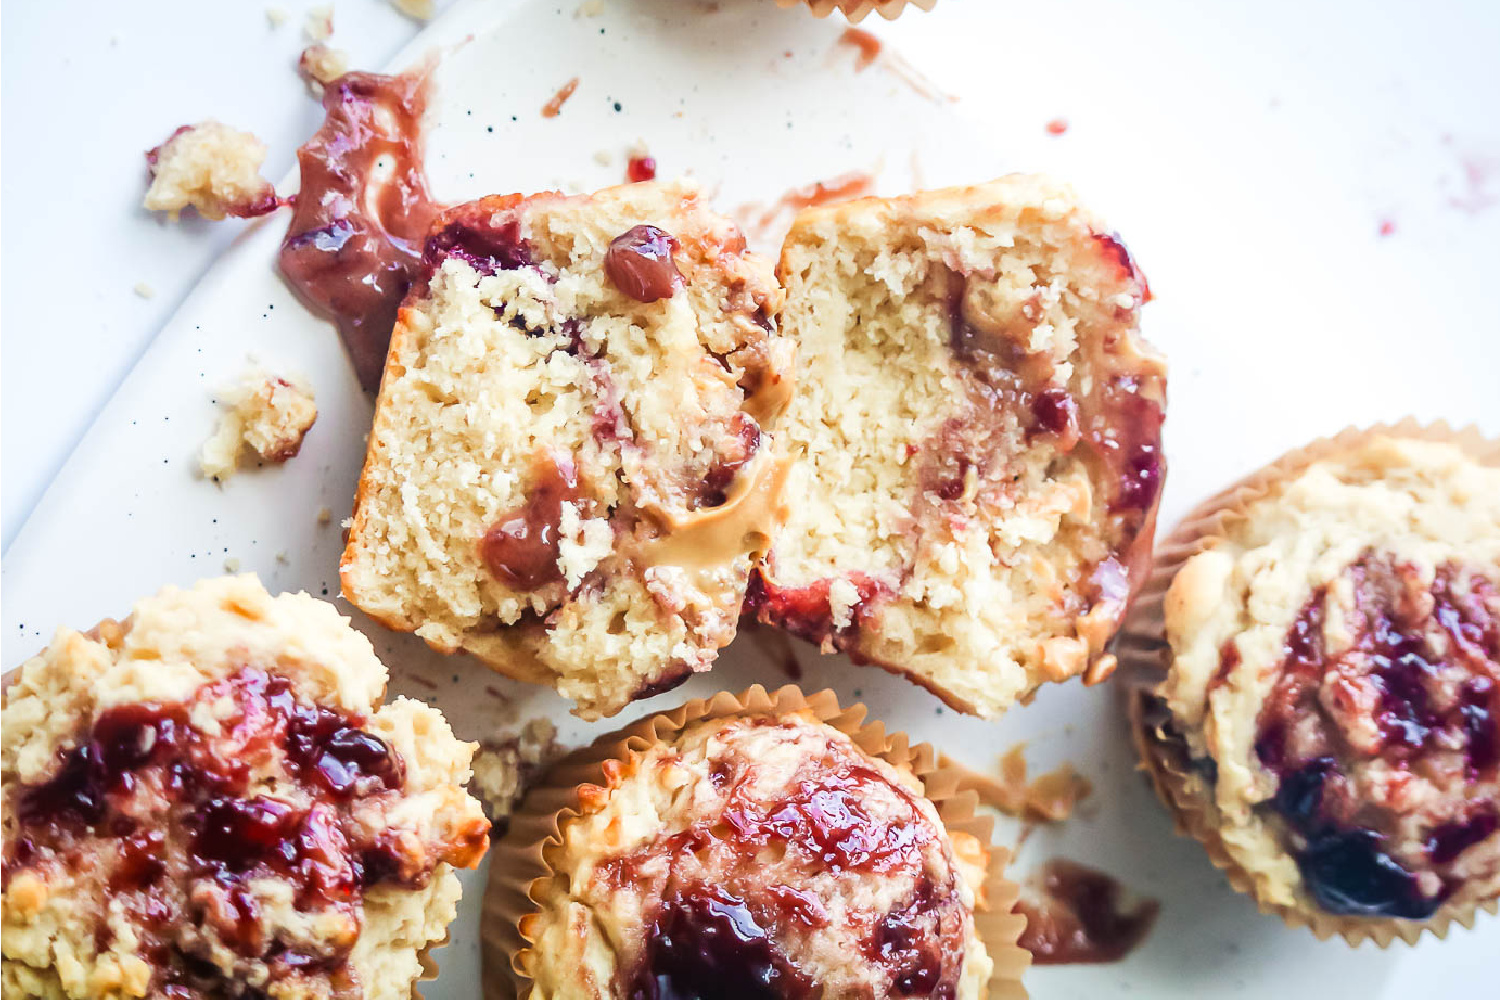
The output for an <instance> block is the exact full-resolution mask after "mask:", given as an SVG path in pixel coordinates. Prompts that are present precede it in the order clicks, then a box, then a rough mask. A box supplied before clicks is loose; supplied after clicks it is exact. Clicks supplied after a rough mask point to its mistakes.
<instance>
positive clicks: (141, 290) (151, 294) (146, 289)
mask: <svg viewBox="0 0 1500 1000" xmlns="http://www.w3.org/2000/svg"><path fill="white" fill-rule="evenodd" d="M134 291H135V294H136V295H138V296H140V297H141V298H143V299H150V298H155V296H156V289H154V288H152V287H151V286H150V285H149V284H147V283H146V282H144V281H137V282H136V283H135V288H134Z"/></svg>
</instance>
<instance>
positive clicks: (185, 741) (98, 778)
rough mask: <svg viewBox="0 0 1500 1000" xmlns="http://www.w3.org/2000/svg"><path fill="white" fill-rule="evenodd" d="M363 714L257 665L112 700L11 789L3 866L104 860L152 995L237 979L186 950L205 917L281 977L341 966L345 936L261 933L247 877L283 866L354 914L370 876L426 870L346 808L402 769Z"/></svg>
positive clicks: (328, 904) (214, 991) (195, 991)
mask: <svg viewBox="0 0 1500 1000" xmlns="http://www.w3.org/2000/svg"><path fill="white" fill-rule="evenodd" d="M199 711H206V712H210V713H211V714H212V715H213V717H214V718H215V720H216V723H217V726H216V729H215V730H214V731H211V732H204V731H200V730H199V729H198V728H197V727H196V726H194V725H193V724H192V721H191V720H192V719H194V718H198V717H199V716H198V714H197V713H198V712H199ZM363 723H364V720H363V718H362V717H360V716H359V715H356V714H352V713H343V712H339V711H335V710H333V709H329V708H325V707H321V706H317V705H312V704H309V703H307V702H304V701H302V700H300V699H299V698H297V696H296V694H295V692H294V691H293V690H292V687H291V685H290V682H288V681H287V680H286V679H284V678H281V677H277V676H273V675H269V674H266V673H264V672H262V671H259V670H255V669H252V668H245V669H242V670H240V671H239V672H238V673H236V674H234V675H232V676H230V677H228V678H225V679H224V680H221V681H217V682H213V683H209V684H205V685H204V686H203V687H202V688H200V689H199V690H198V691H197V692H196V693H195V694H194V695H193V697H192V698H191V699H190V700H189V702H187V703H185V704H164V705H160V704H131V705H122V706H118V707H115V708H111V709H107V710H106V711H104V712H102V713H100V714H99V716H98V717H97V719H96V720H95V722H94V724H93V727H92V728H91V729H90V730H89V731H88V732H87V733H86V734H84V737H83V738H82V739H81V740H80V741H79V742H78V744H77V745H76V746H74V747H73V748H72V749H70V750H68V751H66V752H64V753H63V754H61V758H60V760H59V762H58V765H57V768H56V770H55V772H54V774H53V776H52V777H51V778H50V779H48V780H47V781H46V782H43V783H40V784H36V785H30V786H22V787H21V788H20V789H18V791H17V799H16V802H17V810H16V821H17V830H16V831H15V836H13V837H11V838H8V843H7V850H6V855H7V856H6V859H5V875H6V878H7V879H9V878H10V877H11V875H13V874H14V872H15V871H16V870H18V869H24V868H29V867H37V866H43V865H57V864H61V865H66V866H76V865H79V864H90V863H93V864H99V865H103V866H105V871H103V872H102V875H103V877H104V879H105V881H106V882H107V884H108V885H109V887H110V889H111V891H112V892H114V893H115V894H116V898H119V899H123V900H125V902H126V912H127V913H128V914H130V918H131V920H132V921H133V923H134V925H135V929H136V932H137V934H138V935H139V938H140V949H141V951H142V953H143V954H144V955H146V956H147V957H148V959H149V960H150V961H152V962H153V964H154V965H155V966H156V968H157V972H156V977H155V979H154V980H153V983H152V991H153V995H163V996H173V997H181V998H196V997H200V996H208V995H229V994H226V993H225V992H224V991H225V990H228V989H230V987H231V985H232V980H233V976H231V974H230V973H227V972H225V971H224V970H222V969H220V967H219V966H218V965H216V964H214V963H213V962H209V961H207V960H206V959H205V956H203V955H198V954H195V953H193V952H192V951H184V950H183V947H184V946H185V943H192V947H193V948H194V949H196V948H200V947H203V937H202V935H203V933H204V930H205V929H207V930H211V931H212V932H214V933H215V934H216V935H217V936H218V938H219V939H220V940H222V941H223V943H224V944H225V945H227V946H228V948H229V949H231V950H232V951H233V952H234V953H235V954H237V955H238V956H240V958H241V959H242V960H244V961H247V962H253V963H256V964H257V965H259V964H262V963H263V964H264V965H265V967H266V968H267V969H268V970H269V975H270V977H271V979H272V981H273V982H274V980H276V979H278V978H282V977H285V976H287V975H291V974H293V972H294V971H297V970H302V971H307V970H309V969H323V970H324V971H328V970H334V969H337V968H341V967H342V965H343V963H344V962H345V961H346V959H347V953H346V952H340V951H337V950H336V949H335V950H334V951H333V952H330V953H325V954H318V955H309V954H305V953H303V952H301V951H299V950H298V949H297V948H295V947H292V946H290V945H288V944H287V943H285V942H281V941H278V940H273V939H268V937H267V931H266V928H265V927H264V925H263V921H262V919H261V915H260V913H259V904H258V903H257V901H256V896H255V893H254V891H253V883H254V881H255V880H257V879H263V878H267V877H274V878H277V879H279V880H281V881H282V882H283V883H286V884H289V885H290V887H291V889H292V892H293V898H294V901H295V905H296V906H297V907H298V909H299V910H302V911H304V912H326V911H329V910H332V911H342V912H343V913H344V914H345V915H346V918H347V920H348V921H351V922H352V921H357V919H358V913H357V908H358V906H359V905H360V901H361V898H362V893H363V891H364V889H366V888H368V887H369V886H372V885H377V884H401V885H412V884H420V883H421V882H423V881H425V879H426V878H427V877H428V876H429V871H428V869H427V868H426V867H425V866H426V865H427V863H428V860H427V859H426V858H425V857H423V858H422V859H421V864H422V865H423V867H422V868H421V870H417V867H416V866H417V863H418V862H417V860H415V859H412V860H408V859H407V858H406V854H407V852H405V851H398V850H397V848H396V845H395V843H394V842H393V841H392V839H391V837H390V834H389V832H388V831H387V832H385V833H382V834H381V835H380V837H379V839H377V840H375V841H373V842H370V843H366V842H364V841H362V839H361V838H362V837H364V836H366V835H365V834H363V833H362V832H361V831H363V830H364V829H365V826H364V825H363V823H352V822H350V818H349V809H350V808H351V805H352V803H354V802H355V801H357V800H360V799H367V798H369V797H370V796H378V795H382V794H386V793H388V792H390V791H392V790H398V789H399V788H400V787H401V786H402V784H403V781H404V773H405V767H404V763H403V761H402V760H401V757H400V755H399V754H397V753H396V752H395V751H394V750H392V749H391V748H390V747H389V746H387V745H386V743H385V742H384V741H383V740H381V739H380V738H379V737H377V736H375V735H374V734H372V733H370V732H367V731H365V730H364V729H363V728H362V726H363ZM278 765H279V767H278ZM252 775H261V776H263V779H264V780H262V781H261V782H260V783H259V785H258V787H260V788H263V789H264V790H263V791H261V792H259V793H253V792H252V791H251V788H250V784H251V777H252ZM273 779H274V780H273ZM148 824H149V826H148ZM101 933H104V934H106V935H107V934H110V933H113V932H112V931H108V930H107V929H105V928H103V927H101ZM336 975H343V974H342V973H337V974H336ZM272 992H274V990H273V991H272ZM233 995H242V994H241V993H239V992H236V993H234V994H233ZM243 995H250V994H243Z"/></svg>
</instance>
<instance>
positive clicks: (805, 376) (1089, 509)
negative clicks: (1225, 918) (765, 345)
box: [749, 176, 1166, 716]
mask: <svg viewBox="0 0 1500 1000" xmlns="http://www.w3.org/2000/svg"><path fill="white" fill-rule="evenodd" d="M779 275H780V277H781V279H782V282H783V284H784V286H785V288H786V296H787V298H786V305H785V307H784V308H783V310H782V313H781V317H780V324H781V328H782V330H783V331H784V332H785V333H786V334H787V335H788V336H791V337H793V338H795V339H796V341H797V350H798V355H797V381H798V387H799V388H798V392H797V395H796V397H795V398H794V399H793V401H792V404H791V406H790V407H789V408H788V410H787V414H786V418H785V420H784V424H783V429H782V431H781V432H780V433H779V435H778V441H779V442H780V443H781V445H782V446H783V447H785V449H786V451H787V453H788V456H789V458H790V459H791V461H792V463H793V464H792V466H791V471H790V473H789V476H788V481H787V490H786V492H787V495H788V496H793V497H798V498H799V502H797V503H795V504H793V505H792V507H791V511H790V513H789V516H788V518H787V520H786V522H785V524H784V526H783V527H782V529H781V530H780V531H779V532H778V534H777V535H776V536H775V538H774V539H773V543H772V548H771V551H770V553H769V555H768V556H767V558H766V561H765V563H764V565H763V567H762V568H761V570H760V571H759V573H760V578H759V579H758V580H757V581H756V584H754V585H753V589H752V597H751V602H750V605H749V606H750V607H752V608H754V609H755V611H756V613H757V614H758V615H759V616H760V617H761V619H762V620H764V621H769V622H773V623H776V624H779V625H781V626H783V627H785V628H788V629H790V630H791V631H793V632H797V633H799V634H801V635H802V636H804V637H805V638H808V639H810V640H812V641H814V642H820V643H822V644H823V645H824V648H825V649H833V648H837V649H843V650H847V651H848V652H849V653H850V654H851V655H852V656H853V657H855V658H856V659H857V660H866V661H870V662H873V663H876V664H878V665H880V666H884V667H886V668H888V669H891V670H896V671H900V672H903V673H906V674H907V675H908V676H910V677H911V678H912V679H913V680H915V681H917V682H918V683H919V684H922V685H924V686H926V687H928V688H930V689H932V690H933V691H934V692H935V693H937V694H938V695H939V696H940V697H942V698H943V699H944V700H946V701H948V702H949V703H950V704H952V705H953V706H954V707H956V708H959V709H961V710H963V711H966V712H973V713H977V714H980V715H986V716H989V715H995V714H998V713H999V712H1001V711H1003V710H1005V709H1006V708H1007V707H1009V706H1010V705H1011V704H1013V703H1014V702H1015V701H1016V700H1017V699H1021V698H1025V697H1027V696H1029V695H1030V693H1031V692H1032V691H1034V690H1035V688H1036V687H1037V686H1038V685H1040V684H1041V683H1043V682H1044V681H1049V680H1065V679H1067V678H1069V677H1072V676H1077V675H1083V676H1084V678H1085V680H1086V681H1089V682H1092V681H1095V680H1099V679H1102V678H1103V677H1105V676H1107V675H1108V673H1109V672H1110V670H1111V669H1112V668H1113V662H1114V661H1113V657H1111V656H1109V655H1108V654H1106V653H1105V644H1106V643H1107V642H1108V641H1109V640H1110V638H1111V637H1112V636H1113V634H1114V632H1115V629H1116V627H1117V625H1118V622H1119V620H1120V617H1121V616H1122V614H1123V613H1124V610H1125V608H1126V606H1127V604H1128V602H1129V599H1130V595H1131V593H1132V590H1133V587H1134V585H1135V584H1136V583H1138V582H1139V580H1140V578H1141V576H1142V575H1143V573H1144V570H1145V568H1146V566H1147V564H1148V563H1149V560H1150V543H1151V534H1152V527H1153V525H1154V521H1155V514H1156V504H1157V498H1158V493H1159V488H1160V482H1161V477H1162V474H1163V465H1162V461H1161V453H1160V426H1161V419H1162V407H1163V406H1164V403H1165V391H1166V389H1165V382H1166V377H1165V369H1164V366H1163V364H1162V363H1161V361H1160V360H1159V359H1158V358H1157V357H1156V356H1155V355H1153V354H1152V353H1150V351H1149V348H1148V347H1147V346H1146V345H1145V343H1144V342H1143V341H1142V340H1141V339H1140V337H1139V333H1138V321H1139V311H1140V307H1141V305H1142V303H1144V302H1145V301H1146V300H1147V298H1148V297H1149V292H1148V290H1147V287H1146V284H1145V281H1144V279H1143V278H1142V277H1141V275H1140V272H1139V271H1137V270H1136V268H1135V266H1134V264H1133V262H1132V261H1131V259H1130V257H1129V255H1128V253H1126V251H1125V248H1124V246H1123V244H1121V243H1120V241H1119V240H1118V239H1117V238H1116V237H1114V236H1113V235H1111V234H1110V233H1109V232H1108V231H1107V230H1106V229H1104V227H1103V226H1102V225H1101V223H1100V222H1099V221H1098V220H1097V219H1095V218H1094V217H1093V216H1091V215H1089V214H1088V213H1086V212H1085V211H1084V210H1083V209H1081V208H1079V207H1078V206H1077V204H1076V203H1075V202H1074V200H1073V197H1072V195H1071V193H1070V192H1069V191H1068V190H1066V189H1065V188H1062V187H1059V186H1057V185H1055V184H1052V183H1050V182H1048V181H1046V180H1044V179H1041V178H1036V177H1026V176H1012V177H1006V178H1002V179H1000V180H998V181H995V182H993V183H991V184H986V185H981V186H978V187H972V188H954V189H950V190H944V191H933V192H927V193H924V194H919V195H914V196H911V197H907V198H895V199H877V198H867V199H862V200H858V201H853V202H848V203H845V204H840V205H837V206H833V207H827V208H819V209H813V210H809V211H805V212H803V213H802V214H800V215H799V216H798V218H797V220H796V222H795V223H794V224H793V226H792V230H791V232H790V234H789V235H788V236H787V240H786V243H785V245H784V247H783V249H782V256H781V263H780V266H779Z"/></svg>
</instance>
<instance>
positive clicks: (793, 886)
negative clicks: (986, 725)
mask: <svg viewBox="0 0 1500 1000" xmlns="http://www.w3.org/2000/svg"><path fill="white" fill-rule="evenodd" d="M618 764H619V766H618V767H617V768H615V769H613V770H610V771H608V772H607V773H608V774H609V781H608V787H598V786H585V788H584V791H585V792H586V794H585V795H584V797H583V801H582V805H581V809H580V812H579V814H577V815H573V816H570V817H569V818H567V819H565V821H564V823H563V825H562V828H561V838H560V842H558V843H556V844H554V845H552V846H550V847H549V848H547V849H546V853H545V860H546V862H547V864H548V865H549V866H550V868H551V869H552V871H553V872H554V873H555V874H554V876H553V877H552V878H550V879H548V880H546V881H544V882H542V883H540V889H538V888H536V887H535V886H534V887H533V895H532V898H533V899H535V900H536V901H537V906H538V909H537V912H535V913H531V914H528V915H527V916H525V917H524V918H522V922H521V933H522V935H523V937H524V938H525V939H526V940H528V941H529V942H531V945H530V947H529V948H528V949H527V950H525V951H524V952H523V954H522V955H521V957H520V962H521V966H522V970H523V972H524V973H525V974H526V975H527V976H528V977H529V978H530V979H531V980H532V984H533V985H532V987H531V990H530V994H529V995H531V996H534V997H540V996H546V997H556V998H558V1000H564V998H567V1000H573V998H589V1000H595V998H598V1000H603V998H616V997H619V998H625V997H656V998H666V997H688V996H700V997H702V996H733V997H758V998H761V997H767V998H812V997H822V998H824V1000H841V998H851V1000H852V998H855V997H898V996H904V997H934V998H937V997H950V998H963V1000H969V998H977V997H980V996H983V995H984V989H985V985H986V983H987V982H988V979H989V975H990V971H991V961H990V958H989V956H988V954H987V952H986V949H985V946H984V944H983V942H982V941H980V939H979V937H978V936H977V934H976V932H975V926H974V909H975V905H976V893H977V891H978V887H979V886H980V885H981V881H982V879H983V877H984V869H985V865H986V864H987V851H988V849H987V847H986V845H984V844H982V843H981V842H980V841H979V840H978V839H977V838H976V837H974V836H972V835H970V834H967V833H963V832H959V831H953V832H950V831H949V830H947V829H946V828H945V827H944V825H943V822H942V820H941V819H940V818H939V816H938V813H937V810H936V809H935V808H934V806H933V804H932V803H931V802H930V801H929V800H928V799H927V798H925V797H924V794H923V786H922V783H921V781H920V780H918V779H917V778H916V777H915V776H914V775H913V774H912V773H911V772H910V771H908V770H906V769H905V768H899V767H896V766H894V765H892V764H890V763H889V762H887V761H885V760H881V759H878V758H875V757H872V756H870V755H869V754H867V753H865V752H864V751H863V750H861V749H860V748H859V747H858V746H856V745H855V744H854V742H853V741H852V740H851V739H850V737H849V736H847V735H846V734H844V733H842V732H840V731H838V730H836V729H834V728H833V727H831V726H829V725H827V724H825V723H821V722H818V721H817V720H816V719H813V718H812V717H811V716H810V714H809V713H806V712H799V713H795V714H790V715H786V716H782V717H777V716H774V715H769V714H764V715H762V714H747V715H745V716H737V717H730V718H725V719H715V720H708V721H703V722H699V723H694V724H691V725H690V726H688V727H687V728H686V729H684V730H683V731H682V732H681V733H680V734H678V735H676V736H675V737H674V738H672V739H671V740H670V741H667V742H662V743H658V744H656V745H653V746H651V747H649V748H648V749H646V750H645V751H643V752H642V753H640V754H638V755H633V756H632V758H631V759H630V760H629V761H620V762H618Z"/></svg>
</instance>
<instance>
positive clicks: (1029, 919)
mask: <svg viewBox="0 0 1500 1000" xmlns="http://www.w3.org/2000/svg"><path fill="white" fill-rule="evenodd" d="M1039 888H1040V890H1041V894H1040V898H1039V900H1037V901H1033V900H1030V899H1027V898H1025V897H1023V898H1022V899H1021V900H1019V901H1018V902H1017V903H1016V910H1017V912H1019V913H1023V914H1025V915H1026V930H1025V931H1024V932H1023V933H1022V934H1021V939H1020V941H1019V942H1018V943H1019V944H1020V946H1021V947H1022V948H1025V949H1026V950H1027V951H1029V952H1031V960H1032V962H1034V963H1035V964H1037V965H1064V964H1075V963H1090V964H1092V963H1099V962H1118V961H1119V960H1120V959H1122V958H1124V957H1125V956H1126V955H1127V954H1129V953H1130V952H1131V951H1133V950H1135V948H1136V947H1137V946H1138V945H1140V943H1141V942H1142V941H1143V940H1145V937H1146V935H1147V934H1149V933H1150V932H1151V927H1152V925H1153V924H1154V923H1155V922H1156V914H1157V912H1158V911H1159V910H1160V908H1161V907H1160V904H1158V903H1157V902H1156V901H1154V900H1143V901H1142V902H1140V903H1138V904H1137V905H1136V906H1135V907H1134V908H1133V909H1131V910H1129V911H1126V910H1125V909H1123V908H1122V906H1121V899H1120V897H1121V889H1120V883H1118V882H1116V881H1115V880H1114V879H1113V878H1111V877H1110V876H1108V875H1106V874H1104V873H1103V872H1101V871H1096V870H1095V869H1093V868H1088V867H1085V866H1084V865H1080V864H1078V863H1076V862H1073V861H1065V860H1063V859H1061V858H1054V859H1053V860H1051V861H1048V862H1047V864H1046V865H1045V866H1044V867H1043V869H1042V872H1041V879H1040V886H1039Z"/></svg>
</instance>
